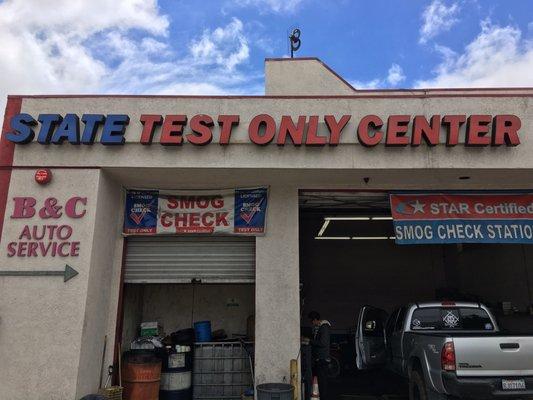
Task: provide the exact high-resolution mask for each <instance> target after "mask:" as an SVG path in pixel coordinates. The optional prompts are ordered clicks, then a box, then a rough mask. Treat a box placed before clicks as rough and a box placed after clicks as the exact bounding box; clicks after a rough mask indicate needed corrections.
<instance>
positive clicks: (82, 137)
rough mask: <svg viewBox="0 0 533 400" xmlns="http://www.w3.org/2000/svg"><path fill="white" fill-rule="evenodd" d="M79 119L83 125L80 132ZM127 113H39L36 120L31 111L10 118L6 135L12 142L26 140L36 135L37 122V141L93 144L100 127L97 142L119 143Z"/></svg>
mask: <svg viewBox="0 0 533 400" xmlns="http://www.w3.org/2000/svg"><path fill="white" fill-rule="evenodd" d="M80 119H81V122H83V124H84V127H83V130H82V131H81V133H80ZM129 122H130V117H129V116H128V115H125V114H109V115H107V116H105V115H103V114H83V115H82V117H81V118H79V117H78V115H77V114H66V115H65V116H64V117H62V116H61V115H59V114H39V116H38V118H37V120H35V119H34V118H33V117H32V116H31V115H30V114H25V113H21V114H17V115H15V116H14V117H13V118H11V121H10V123H11V130H10V131H8V132H7V133H6V139H7V140H9V141H10V142H13V143H18V144H26V143H30V142H32V141H33V140H34V139H35V136H36V134H35V131H34V130H33V127H35V126H36V125H37V124H38V123H39V124H40V128H39V132H38V133H37V142H38V143H40V144H50V143H52V144H62V143H63V142H68V143H70V144H75V145H77V144H80V143H81V144H93V143H94V142H95V140H96V134H97V132H98V129H99V128H100V127H102V134H101V138H100V143H102V144H104V145H120V144H124V142H125V138H124V135H125V132H126V127H127V126H128V124H129Z"/></svg>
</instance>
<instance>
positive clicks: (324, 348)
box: [308, 311, 331, 400]
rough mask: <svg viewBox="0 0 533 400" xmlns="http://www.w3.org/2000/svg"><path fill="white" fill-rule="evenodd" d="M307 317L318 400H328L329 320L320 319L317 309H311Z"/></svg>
mask: <svg viewBox="0 0 533 400" xmlns="http://www.w3.org/2000/svg"><path fill="white" fill-rule="evenodd" d="M308 317H309V319H310V320H311V323H312V324H313V338H312V339H311V350H312V354H313V372H314V375H315V376H316V377H317V378H318V390H319V392H320V400H329V398H328V370H329V364H330V362H331V359H330V355H329V347H330V328H331V324H330V323H329V321H326V320H323V319H321V318H320V314H319V313H318V312H317V311H311V312H310V313H309V315H308Z"/></svg>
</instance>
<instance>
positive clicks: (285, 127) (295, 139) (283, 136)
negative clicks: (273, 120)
mask: <svg viewBox="0 0 533 400" xmlns="http://www.w3.org/2000/svg"><path fill="white" fill-rule="evenodd" d="M305 120H306V118H305V116H303V115H301V116H299V117H298V123H297V124H296V125H294V121H293V120H292V118H291V117H290V116H288V115H284V116H282V117H281V122H280V124H279V134H278V142H277V143H278V146H285V142H286V141H287V135H288V136H289V137H290V138H291V141H292V143H293V144H294V145H295V146H301V144H302V142H303V137H304V130H305Z"/></svg>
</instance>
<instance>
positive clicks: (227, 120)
mask: <svg viewBox="0 0 533 400" xmlns="http://www.w3.org/2000/svg"><path fill="white" fill-rule="evenodd" d="M218 125H219V126H220V139H219V140H218V143H219V144H221V145H227V144H229V141H230V138H231V132H232V131H233V127H234V126H237V125H239V116H238V115H219V116H218Z"/></svg>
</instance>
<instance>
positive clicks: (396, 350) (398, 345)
mask: <svg viewBox="0 0 533 400" xmlns="http://www.w3.org/2000/svg"><path fill="white" fill-rule="evenodd" d="M406 312H407V307H402V308H400V309H399V310H398V314H397V316H396V320H395V321H394V327H393V329H392V333H391V334H390V336H388V345H389V347H390V353H391V356H392V360H391V361H392V363H391V365H390V367H391V368H392V370H393V371H395V372H396V373H401V372H402V369H403V348H402V347H403V343H402V341H403V332H404V329H405V327H404V324H405V314H406Z"/></svg>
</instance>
